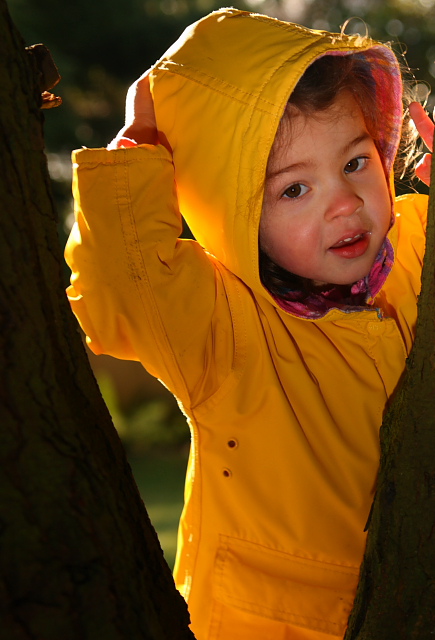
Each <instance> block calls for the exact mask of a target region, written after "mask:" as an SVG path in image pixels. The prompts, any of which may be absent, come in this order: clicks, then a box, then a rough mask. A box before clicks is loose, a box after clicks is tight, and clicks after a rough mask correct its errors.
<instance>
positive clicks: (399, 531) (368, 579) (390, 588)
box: [345, 162, 435, 640]
mask: <svg viewBox="0 0 435 640" xmlns="http://www.w3.org/2000/svg"><path fill="white" fill-rule="evenodd" d="M434 248H435V162H434V163H433V164H432V175H431V190H430V202H429V210H428V226H427V238H426V255H425V259H424V266H423V273H422V290H421V295H420V297H419V300H418V320H417V329H416V338H415V342H414V346H413V349H412V351H411V354H410V356H409V358H408V360H407V364H406V370H405V374H404V377H403V381H402V384H401V386H400V388H399V390H398V392H397V393H396V394H395V397H394V400H393V402H392V404H391V407H390V409H389V411H388V412H387V414H386V417H385V419H384V422H383V425H382V428H381V434H380V435H381V462H380V470H379V477H378V487H377V492H376V496H375V500H374V503H373V507H372V512H371V515H370V524H369V533H368V538H367V547H366V552H365V556H364V561H363V564H362V567H361V575H360V581H359V586H358V592H357V596H356V599H355V603H354V608H353V611H352V614H351V616H350V619H349V628H348V631H347V633H346V636H345V640H428V638H430V637H434V636H435V250H434Z"/></svg>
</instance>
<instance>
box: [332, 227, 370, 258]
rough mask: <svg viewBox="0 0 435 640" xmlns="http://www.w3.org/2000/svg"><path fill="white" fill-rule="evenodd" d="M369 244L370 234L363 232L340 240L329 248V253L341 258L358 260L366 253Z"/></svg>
mask: <svg viewBox="0 0 435 640" xmlns="http://www.w3.org/2000/svg"><path fill="white" fill-rule="evenodd" d="M369 243H370V233H369V232H367V231H363V232H360V233H356V234H355V235H353V236H347V237H346V238H342V239H341V240H339V241H338V242H337V243H336V244H334V245H332V247H329V251H332V252H333V253H334V254H336V255H339V256H340V257H341V258H347V259H351V258H359V257H360V256H362V255H363V254H364V253H365V252H366V251H367V249H368V246H369Z"/></svg>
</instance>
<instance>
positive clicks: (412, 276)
mask: <svg viewBox="0 0 435 640" xmlns="http://www.w3.org/2000/svg"><path fill="white" fill-rule="evenodd" d="M371 47H372V48H371ZM332 51H340V52H345V53H346V52H356V51H361V52H366V54H365V55H368V56H373V60H375V59H377V60H378V66H379V69H378V71H379V73H380V74H381V75H382V73H383V74H384V80H383V81H384V82H386V85H385V86H386V87H387V89H388V90H386V91H385V94H384V95H383V97H382V99H384V100H386V101H387V102H386V103H385V115H386V122H385V141H384V143H385V144H384V147H383V149H384V153H385V156H386V157H387V156H388V154H390V156H391V155H394V152H395V148H396V144H397V122H396V125H395V124H394V122H392V121H391V119H390V120H389V118H388V113H389V112H390V111H392V110H393V111H394V109H396V113H397V99H396V98H393V97H391V96H392V91H391V84H390V86H389V87H388V82H389V80H388V78H389V74H390V70H389V69H388V64H390V62H391V60H390V57H389V56H391V54H390V52H389V50H388V49H387V48H386V47H383V46H380V45H378V44H377V43H373V42H371V41H370V40H367V39H362V38H360V37H359V36H337V35H331V34H326V33H323V32H313V31H310V30H308V29H305V28H302V27H297V26H295V25H289V24H286V23H282V22H278V21H275V20H272V19H269V18H265V17H264V16H258V15H252V14H247V13H244V12H240V11H236V10H234V9H226V10H222V11H219V12H216V13H213V14H211V15H210V16H207V17H206V18H204V19H203V20H201V21H200V22H199V23H197V24H196V25H193V26H192V27H191V28H189V29H188V30H187V31H186V32H185V34H183V36H182V37H181V38H180V40H179V41H178V42H177V43H175V45H173V47H171V49H170V50H169V51H168V52H167V54H165V56H164V57H163V58H162V59H161V60H160V61H159V62H158V63H156V65H155V67H154V70H153V72H152V76H151V87H152V92H153V95H154V100H155V106H156V115H157V122H158V126H159V129H160V130H162V131H164V133H165V134H166V136H167V138H168V140H169V143H170V145H171V147H172V149H173V156H171V154H170V153H169V152H168V151H167V150H166V149H165V148H163V147H162V146H156V147H153V146H150V145H141V146H138V147H136V148H131V149H119V150H115V151H107V150H105V149H98V150H89V149H84V150H81V151H79V152H76V153H75V155H74V162H75V165H74V166H75V178H74V192H75V199H76V215H77V223H76V225H75V227H74V228H73V231H72V234H71V237H70V240H69V243H68V247H67V260H68V262H69V264H70V266H71V268H72V272H73V275H72V285H71V287H70V288H69V292H68V293H69V297H70V300H71V304H72V307H73V309H74V311H75V313H76V314H77V316H78V318H79V320H80V323H81V325H82V326H83V329H84V331H85V332H86V334H87V336H88V342H89V345H90V347H91V349H93V350H94V351H95V352H96V353H109V354H112V355H113V356H115V357H118V358H126V359H137V360H140V361H141V362H142V363H143V365H144V366H145V367H146V368H147V369H148V371H150V372H151V373H152V374H153V375H155V376H156V377H158V378H160V379H161V380H162V381H163V382H164V384H165V385H166V386H167V387H168V388H169V389H170V390H171V391H172V393H174V394H175V396H176V397H177V398H178V400H179V402H180V405H181V406H182V408H183V410H184V412H185V414H186V415H187V417H188V421H189V424H190V427H191V431H192V449H191V456H190V460H189V467H188V474H187V482H186V493H185V508H184V512H183V516H182V520H181V524H180V533H179V549H178V557H177V563H176V567H175V579H176V583H177V586H178V588H179V589H180V591H181V592H182V594H183V595H184V596H185V598H186V600H187V601H188V604H189V609H190V613H191V617H192V628H193V631H194V633H195V634H196V637H197V638H198V640H244V639H246V640H314V639H316V640H320V639H321V638H323V639H324V640H325V639H326V638H328V637H331V636H334V637H342V636H343V633H344V630H345V626H346V621H347V618H348V614H349V612H350V610H351V606H352V601H353V597H354V594H355V589H356V585H357V582H358V570H359V565H360V562H361V558H362V555H363V551H364V543H365V533H364V526H365V524H366V521H367V517H368V514H369V510H370V505H371V502H372V498H373V492H374V487H375V481H376V473H377V468H378V460H379V442H378V430H379V426H380V424H381V422H382V416H383V413H384V409H385V406H386V404H387V402H388V399H389V398H390V396H391V394H392V393H393V392H394V389H395V387H396V385H397V383H398V381H399V378H400V376H401V373H402V371H403V369H404V364H405V358H406V356H407V354H408V353H409V350H410V348H411V345H412V341H413V337H414V327H415V321H416V298H417V295H418V292H419V288H420V271H421V263H422V256H423V253H424V242H425V240H424V220H425V215H426V206H427V201H426V199H425V198H424V197H423V196H418V195H412V196H408V197H402V198H399V199H398V200H397V201H396V205H395V216H396V223H395V225H394V226H393V228H392V230H391V232H390V234H389V235H390V239H391V242H392V244H393V246H394V248H395V263H394V267H393V269H392V271H391V273H390V275H389V276H388V277H387V279H386V281H385V283H384V285H383V287H382V289H381V290H380V292H379V293H378V294H377V295H376V297H375V300H374V304H373V306H366V307H365V308H355V309H353V310H351V311H350V310H349V309H333V310H330V311H328V312H327V313H326V314H325V315H324V316H323V317H320V318H317V319H304V318H300V317H296V316H295V315H292V314H290V313H288V312H286V311H284V310H283V309H282V308H281V307H280V306H279V305H278V304H277V303H276V302H275V300H274V299H273V298H272V297H271V296H270V295H269V293H268V292H267V291H266V290H265V289H264V287H263V286H262V285H261V283H260V279H259V273H258V224H259V218H260V214H261V199H262V198H261V194H262V186H263V184H264V178H265V169H266V163H267V158H268V155H269V151H270V148H271V145H272V142H273V139H274V136H275V132H276V129H277V126H278V123H279V119H280V117H281V115H282V112H283V109H284V106H285V104H286V101H287V99H288V96H289V94H290V93H291V91H292V89H293V87H294V85H295V83H296V82H297V80H298V79H299V78H300V76H301V74H302V73H303V72H304V70H305V69H306V68H307V66H308V65H309V64H310V63H311V62H312V61H313V60H314V59H316V58H317V57H319V56H320V55H322V54H324V53H326V52H332ZM389 60H390V62H388V61H389ZM385 61H387V62H385ZM382 69H384V70H383V71H382ZM379 82H380V83H381V84H382V79H381V80H379V79H378V86H381V84H379ZM384 88H385V87H384ZM389 96H390V97H389ZM388 100H390V103H388ZM394 100H395V101H396V102H395V103H393V101H394ZM395 127H396V128H395ZM388 145H389V146H388ZM392 148H393V151H392ZM388 149H389V150H388ZM390 159H391V158H390ZM385 162H386V164H388V160H386V161H385ZM174 177H175V180H174ZM179 211H181V213H182V214H183V215H184V216H185V218H186V219H187V221H188V223H189V225H190V227H191V229H192V230H193V232H194V235H195V237H196V239H197V242H195V241H190V240H178V239H177V238H178V236H179V233H180V230H181V221H180V215H179Z"/></svg>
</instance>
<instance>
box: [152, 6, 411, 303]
mask: <svg viewBox="0 0 435 640" xmlns="http://www.w3.org/2000/svg"><path fill="white" fill-rule="evenodd" d="M348 53H360V54H362V55H365V56H366V57H367V59H368V60H369V62H370V63H371V68H372V69H373V79H374V82H375V85H376V95H377V99H378V100H379V101H381V105H382V113H383V114H384V115H385V119H384V121H383V122H382V132H381V139H380V149H381V154H382V155H383V161H384V164H385V167H386V169H387V171H388V172H390V171H391V168H392V163H393V160H394V157H395V154H396V151H397V147H398V143H399V138H400V128H401V118H402V104H401V91H402V86H401V79H400V72H399V69H398V64H397V61H396V58H395V55H394V54H393V52H392V51H391V50H390V49H389V48H388V47H387V46H385V45H381V44H379V43H376V42H374V41H372V40H371V39H370V38H368V37H361V36H359V35H342V34H331V33H328V32H323V31H314V30H310V29H307V28H304V27H302V26H299V25H296V24H291V23H287V22H281V21H279V20H276V19H274V18H268V17H266V16H263V15H258V14H252V13H247V12H243V11H238V10H236V9H222V10H219V11H216V12H214V13H212V14H210V15H208V16H206V17H205V18H203V19H202V20H200V21H199V22H197V23H195V24H193V25H191V26H190V27H188V28H187V29H186V30H185V31H184V33H183V34H182V35H181V37H180V38H179V39H178V40H177V42H175V44H174V45H173V46H172V47H171V48H170V49H169V50H168V51H167V52H166V54H165V55H164V56H163V57H162V58H161V59H160V60H159V61H158V62H157V63H156V64H155V66H154V67H153V69H152V71H151V75H150V79H151V90H152V93H153V97H154V101H155V110H156V118H157V126H158V129H159V131H163V132H164V133H165V135H166V137H167V139H168V142H169V144H170V146H171V148H172V151H173V156H174V164H175V179H176V185H177V194H178V201H179V206H180V211H181V213H182V215H183V217H184V218H185V219H186V221H187V223H188V225H189V227H190V229H191V231H192V233H193V234H194V236H195V238H196V239H197V241H198V242H199V243H200V244H201V245H202V246H203V247H204V248H205V249H206V250H207V251H208V252H209V253H211V254H212V255H214V256H215V257H216V258H217V259H218V260H219V261H220V262H222V263H223V264H224V265H225V266H226V267H227V268H228V269H229V270H231V271H232V272H233V273H234V274H236V275H237V276H238V277H239V278H241V279H242V280H243V281H244V282H245V284H247V285H248V286H249V287H250V288H251V289H252V290H253V291H254V292H256V293H259V294H261V295H263V296H265V297H266V298H268V299H269V300H270V301H271V302H272V303H273V304H276V303H275V301H274V300H273V298H272V297H271V296H270V295H269V293H268V292H267V291H266V290H265V288H264V287H263V285H262V284H261V281H260V276H259V267H258V228H259V221H260V216H261V208H262V198H263V187H264V182H265V175H266V166H267V161H268V157H269V153H270V150H271V147H272V144H273V141H274V138H275V135H276V131H277V128H278V125H279V122H280V119H281V117H282V114H283V112H284V109H285V106H286V103H287V101H288V99H289V96H290V94H291V93H292V91H293V89H294V87H295V85H296V84H297V82H298V80H299V79H300V77H301V76H302V74H303V73H304V72H305V70H306V69H307V67H308V66H309V65H310V64H311V63H312V62H313V61H314V60H316V59H317V58H319V57H321V56H323V55H325V54H348Z"/></svg>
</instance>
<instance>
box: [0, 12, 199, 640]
mask: <svg viewBox="0 0 435 640" xmlns="http://www.w3.org/2000/svg"><path fill="white" fill-rule="evenodd" d="M0 74H1V81H0V121H1V136H2V139H1V154H0V163H1V166H0V197H1V203H2V212H1V220H0V344H1V348H0V370H1V378H2V381H1V384H0V412H1V418H0V636H1V638H4V639H5V640H6V639H7V640H25V639H26V640H27V639H32V640H35V639H37V640H59V639H62V640H73V639H74V640H87V639H88V640H89V639H95V640H101V639H104V640H118V639H125V640H140V639H150V640H177V639H188V638H193V634H192V633H191V632H190V630H189V629H188V614H187V608H186V605H185V603H184V601H183V600H182V598H181V596H180V595H179V594H178V592H177V591H176V589H175V587H174V583H173V580H172V576H171V573H170V570H169V568H168V566H167V565H166V563H165V561H164V559H163V554H162V551H161V549H160V546H159V543H158V540H157V536H156V534H155V532H154V530H153V529H152V526H151V524H150V522H149V519H148V516H147V514H146V511H145V509H144V506H143V504H142V501H141V499H140V496H139V493H138V490H137V487H136V485H135V482H134V480H133V477H132V474H131V471H130V468H129V465H128V463H127V460H126V457H125V454H124V451H123V448H122V445H121V443H120V441H119V438H118V436H117V434H116V431H115V429H114V427H113V425H112V423H111V420H110V417H109V414H108V412H107V410H106V407H105V406H104V403H103V401H102V398H101V395H100V393H99V391H98V388H97V385H96V383H95V380H94V378H93V376H92V373H91V371H90V368H89V365H88V362H87V358H86V356H85V352H84V349H83V345H82V343H81V339H80V337H79V334H78V331H77V327H76V324H75V320H74V319H73V317H72V314H71V312H70V309H69V305H68V303H67V301H66V297H65V294H64V283H63V282H62V275H61V274H62V272H61V264H62V258H61V254H60V248H59V242H58V238H57V232H56V219H55V215H54V212H53V204H52V200H51V197H50V186H49V178H48V174H47V168H46V161H45V157H44V154H43V136H42V116H41V112H40V109H39V106H40V101H41V100H40V91H39V88H38V85H37V79H36V78H35V70H34V69H33V68H32V65H31V63H30V56H28V55H27V54H26V52H25V50H24V43H23V41H22V39H21V37H20V35H19V34H18V33H17V31H16V29H15V27H14V26H13V24H12V23H11V20H10V17H9V14H8V11H7V7H6V4H5V1H4V0H0Z"/></svg>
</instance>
